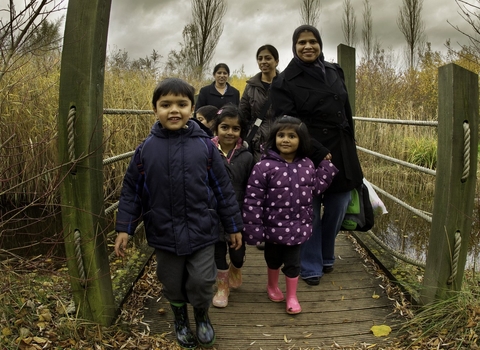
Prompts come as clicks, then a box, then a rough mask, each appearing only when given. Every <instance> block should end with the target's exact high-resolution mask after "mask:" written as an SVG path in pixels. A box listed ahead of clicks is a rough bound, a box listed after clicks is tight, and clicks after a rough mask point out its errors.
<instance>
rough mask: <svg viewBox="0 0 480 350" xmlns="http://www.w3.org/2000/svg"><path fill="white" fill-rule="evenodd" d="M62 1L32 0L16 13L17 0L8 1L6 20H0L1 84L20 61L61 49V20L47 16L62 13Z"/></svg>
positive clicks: (3, 10)
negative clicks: (20, 59)
mask: <svg viewBox="0 0 480 350" xmlns="http://www.w3.org/2000/svg"><path fill="white" fill-rule="evenodd" d="M62 3H63V0H29V1H25V3H24V8H22V9H20V10H18V11H17V9H16V7H15V1H14V0H8V4H7V6H6V8H3V9H0V11H1V12H7V13H8V16H7V18H6V19H3V18H0V82H1V81H2V79H3V77H4V76H5V74H6V73H7V72H9V71H11V70H12V69H15V67H16V66H17V63H18V62H19V58H20V57H22V56H24V55H26V54H29V53H33V52H34V51H39V50H43V51H44V50H51V49H55V48H58V47H60V39H61V36H60V35H59V34H58V33H59V32H58V31H59V27H60V20H57V21H56V22H51V21H48V19H47V18H48V16H50V15H52V14H53V13H55V12H58V11H61V10H63V7H62Z"/></svg>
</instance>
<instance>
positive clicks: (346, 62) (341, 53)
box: [337, 44, 356, 115]
mask: <svg viewBox="0 0 480 350" xmlns="http://www.w3.org/2000/svg"><path fill="white" fill-rule="evenodd" d="M337 60H338V64H339V65H340V67H342V69H343V73H344V74H345V85H347V91H348V99H349V101H350V106H351V107H352V114H353V115H355V91H356V77H355V74H356V66H355V65H356V60H355V48H353V47H350V46H347V45H344V44H340V45H338V46H337Z"/></svg>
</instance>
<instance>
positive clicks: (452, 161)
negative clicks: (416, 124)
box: [421, 63, 479, 305]
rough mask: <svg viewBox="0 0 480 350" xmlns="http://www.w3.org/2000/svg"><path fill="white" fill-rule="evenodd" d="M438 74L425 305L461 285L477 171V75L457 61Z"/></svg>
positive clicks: (440, 298) (443, 297) (422, 299)
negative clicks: (436, 131) (436, 147)
mask: <svg viewBox="0 0 480 350" xmlns="http://www.w3.org/2000/svg"><path fill="white" fill-rule="evenodd" d="M438 73H439V77H438V150H437V172H436V173H437V175H436V181H435V199H434V207H433V220H432V226H431V232H430V239H429V245H428V253H427V263H426V268H425V276H424V281H423V288H422V290H421V303H422V304H424V305H425V304H428V303H431V302H433V301H435V300H443V299H446V298H448V297H450V296H451V295H453V292H454V291H458V290H460V289H461V286H462V281H463V272H464V268H465V262H466V257H467V249H468V243H469V238H470V231H471V227H472V215H473V203H474V195H475V183H476V173H477V152H478V97H479V96H478V76H477V74H475V73H472V72H470V71H468V70H466V69H464V68H461V67H460V66H457V65H455V64H453V63H452V64H448V65H446V66H443V67H440V68H439V70H438Z"/></svg>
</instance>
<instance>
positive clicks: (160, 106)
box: [153, 94, 193, 130]
mask: <svg viewBox="0 0 480 350" xmlns="http://www.w3.org/2000/svg"><path fill="white" fill-rule="evenodd" d="M153 111H154V112H155V115H156V116H157V118H158V121H159V122H160V124H162V126H163V127H164V128H165V129H168V130H180V129H181V128H183V127H184V126H185V125H186V124H187V122H188V120H189V119H190V117H191V116H192V113H193V105H192V102H191V101H190V99H189V98H188V97H187V96H183V95H173V94H168V95H164V96H160V98H159V99H158V100H157V103H156V104H155V108H154V109H153Z"/></svg>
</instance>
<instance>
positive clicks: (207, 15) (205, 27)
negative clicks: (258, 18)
mask: <svg viewBox="0 0 480 350" xmlns="http://www.w3.org/2000/svg"><path fill="white" fill-rule="evenodd" d="M226 11H227V4H226V1H225V0H192V22H191V23H190V24H187V25H186V26H185V28H184V29H183V43H182V44H181V47H182V48H181V50H180V51H175V50H172V51H170V53H169V55H168V61H167V64H166V70H167V71H179V70H182V71H183V73H182V74H183V75H186V74H193V77H194V78H196V79H201V78H202V77H203V74H204V72H205V70H206V68H207V67H208V66H209V65H210V63H211V61H212V58H213V55H214V54H215V48H216V47H217V44H218V41H219V39H220V36H221V35H222V32H223V22H222V20H223V16H224V15H225V12H226ZM190 76H191V75H190Z"/></svg>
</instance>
